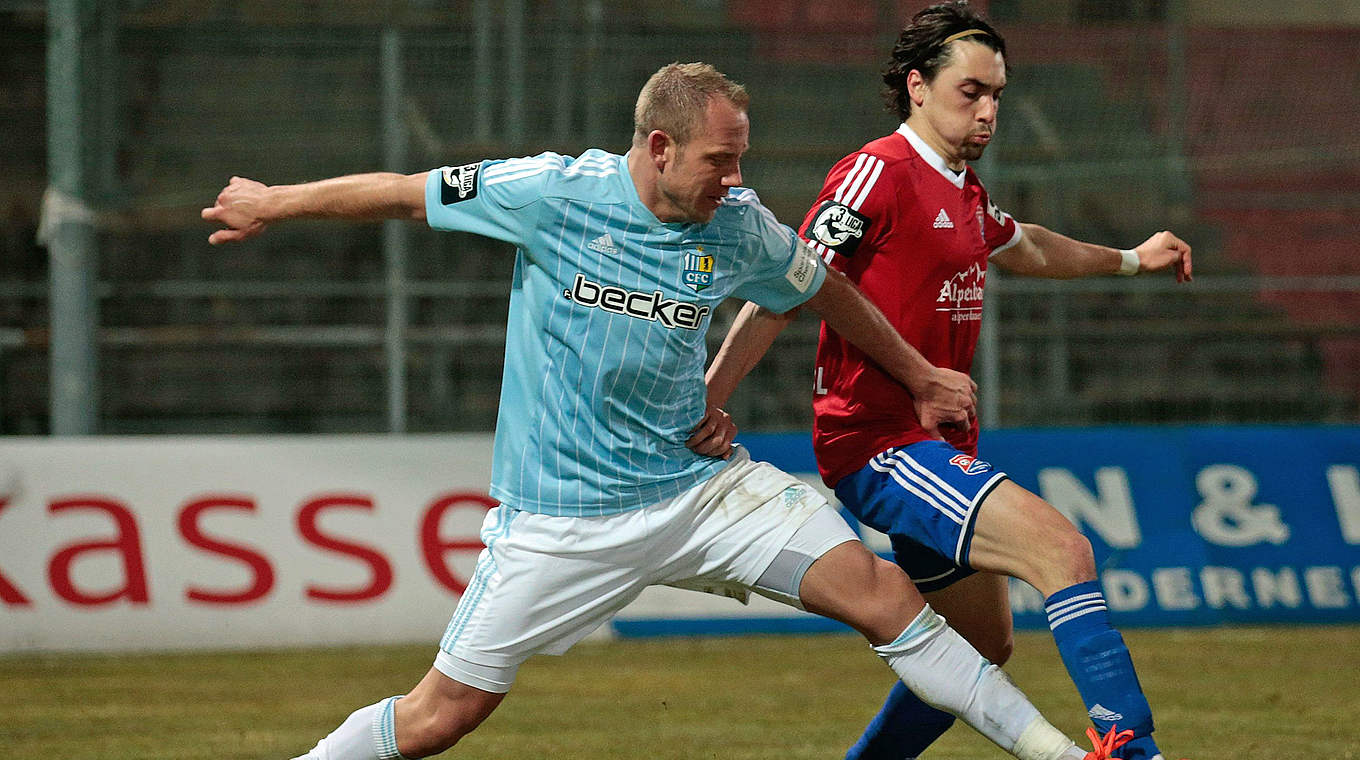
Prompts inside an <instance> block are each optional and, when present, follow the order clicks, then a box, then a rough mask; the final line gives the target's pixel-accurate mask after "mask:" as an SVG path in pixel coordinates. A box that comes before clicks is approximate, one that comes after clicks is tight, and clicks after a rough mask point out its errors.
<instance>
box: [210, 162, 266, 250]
mask: <svg viewBox="0 0 1360 760" xmlns="http://www.w3.org/2000/svg"><path fill="white" fill-rule="evenodd" d="M268 189H269V187H268V186H267V185H265V184H263V183H261V182H256V181H255V180H253V179H246V178H245V177H232V178H231V182H230V183H229V184H228V185H227V186H226V187H224V188H222V192H220V193H218V194H217V203H216V204H215V205H214V206H212V207H211V208H205V209H203V211H202V214H201V215H202V217H203V218H204V219H205V220H207V221H209V222H217V223H218V224H220V225H222V226H224V227H226V229H224V230H218V231H216V232H214V233H213V234H211V235H209V236H208V242H209V243H211V244H213V245H218V244H220V243H239V242H240V241H242V240H248V239H250V238H253V237H255V236H256V235H258V234H260V233H261V232H264V229H265V223H264V212H263V209H264V208H265V207H266V200H265V192H266V191H267V190H268Z"/></svg>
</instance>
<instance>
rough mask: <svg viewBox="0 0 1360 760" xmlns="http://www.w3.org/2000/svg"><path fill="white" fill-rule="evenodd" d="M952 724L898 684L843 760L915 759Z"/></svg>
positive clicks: (944, 715)
mask: <svg viewBox="0 0 1360 760" xmlns="http://www.w3.org/2000/svg"><path fill="white" fill-rule="evenodd" d="M953 724H954V716H953V715H950V714H949V713H947V712H945V711H943V710H937V709H935V708H933V707H931V706H930V705H928V704H926V703H925V702H922V701H921V699H920V698H919V697H917V696H916V695H915V694H913V693H912V692H911V689H908V688H907V687H906V686H905V685H903V683H902V682H901V681H898V682H897V684H896V685H894V686H893V688H892V691H891V692H889V693H888V699H887V701H885V702H884V703H883V707H882V708H880V709H879V711H878V715H875V716H874V719H873V720H872V721H870V722H869V726H868V727H867V728H865V729H864V735H863V736H861V737H860V738H859V741H857V742H855V746H853V747H851V748H850V751H849V752H846V753H845V760H904V758H911V757H917V756H919V755H920V754H921V753H922V752H924V751H925V748H926V747H928V746H930V744H931V742H934V741H935V740H936V739H938V738H940V736H941V735H942V734H944V732H945V731H947V730H948V729H949V727H950V726H951V725H953Z"/></svg>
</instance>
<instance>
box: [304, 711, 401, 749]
mask: <svg viewBox="0 0 1360 760" xmlns="http://www.w3.org/2000/svg"><path fill="white" fill-rule="evenodd" d="M398 699H399V697H388V698H387V699H384V700H382V701H381V702H379V703H377V704H374V705H369V706H368V707H361V708H359V709H358V710H355V711H354V712H352V713H350V714H349V717H348V718H345V722H344V723H341V724H340V726H339V727H338V728H336V729H335V730H334V731H332V732H330V734H328V735H327V736H326V738H324V739H322V740H321V741H319V742H317V743H316V746H315V747H312V749H311V750H310V751H309V752H307V754H305V755H301V756H299V757H295V758H293V760H405V758H403V757H402V756H401V753H400V752H397V730H396V718H395V715H394V713H393V709H394V707H395V705H396V703H397V700H398Z"/></svg>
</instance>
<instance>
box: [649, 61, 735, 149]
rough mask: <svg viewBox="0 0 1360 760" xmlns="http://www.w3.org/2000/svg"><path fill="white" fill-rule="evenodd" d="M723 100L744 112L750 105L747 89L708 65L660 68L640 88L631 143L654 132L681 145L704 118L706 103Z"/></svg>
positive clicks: (682, 65)
mask: <svg viewBox="0 0 1360 760" xmlns="http://www.w3.org/2000/svg"><path fill="white" fill-rule="evenodd" d="M713 97H721V98H725V99H726V100H727V101H728V102H730V103H731V104H732V105H734V106H736V107H737V108H739V109H741V110H743V111H745V110H746V107H747V105H748V104H749V103H750V102H751V96H750V95H748V94H747V93H746V88H745V87H743V86H741V85H739V84H737V83H736V82H733V81H732V80H730V79H728V78H727V77H726V76H724V75H723V73H722V72H721V71H718V70H717V69H716V68H714V67H713V66H712V65H710V64H707V63H671V64H668V65H666V66H662V67H661V69H660V70H658V71H657V72H656V73H655V74H653V75H652V76H651V78H650V79H648V80H647V84H644V85H643V86H642V91H641V92H639V93H638V99H637V106H636V107H635V108H634V109H633V143H634V144H637V145H640V144H642V142H644V141H645V140H646V139H647V135H649V134H651V133H652V132H653V131H654V130H661V131H662V132H665V133H666V134H668V135H670V136H671V138H672V139H674V140H675V141H676V142H677V143H680V144H682V145H683V144H684V143H685V141H686V140H688V139H689V138H690V135H691V134H693V132H694V128H695V127H696V126H697V125H698V124H699V122H700V120H701V119H703V117H704V113H705V111H706V110H707V109H708V101H709V99H711V98H713Z"/></svg>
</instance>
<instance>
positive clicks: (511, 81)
mask: <svg viewBox="0 0 1360 760" xmlns="http://www.w3.org/2000/svg"><path fill="white" fill-rule="evenodd" d="M924 4H925V3H924V2H922V3H911V2H901V3H899V2H880V1H879V0H873V1H870V0H865V1H864V2H853V1H852V2H839V3H834V4H833V3H825V2H818V1H816V0H704V1H703V2H679V0H637V1H635V2H622V1H621V0H540V1H537V2H535V1H533V0H516V1H515V2H505V3H492V2H490V0H467V2H460V3H455V4H453V5H446V4H437V3H422V2H416V1H415V0H411V1H410V2H404V3H391V4H371V3H361V2H343V1H342V0H335V2H331V3H320V4H318V3H309V2H303V1H302V0H297V1H296V2H282V1H281V2H273V3H256V2H246V1H245V0H242V1H241V2H231V3H215V4H211V7H204V5H203V4H202V3H188V2H169V1H167V2H134V3H121V2H119V3H113V2H109V3H82V2H78V1H77V0H52V2H50V3H49V4H47V5H44V4H41V3H31V2H27V3H23V2H11V3H0V49H3V50H4V53H3V56H4V64H5V73H4V76H3V77H0V85H3V90H4V92H3V93H0V94H3V95H4V96H5V97H3V98H0V101H2V102H0V116H3V117H4V120H5V122H6V124H12V125H14V126H13V129H12V130H7V142H8V143H9V145H8V146H7V147H6V148H3V149H0V169H2V170H3V171H4V172H5V174H6V176H7V178H8V179H9V182H8V184H7V186H6V187H5V188H4V189H3V190H0V204H2V205H0V210H3V211H4V212H5V213H4V215H3V216H2V217H0V229H3V231H4V233H5V234H4V235H3V236H0V245H3V250H2V251H0V254H2V255H0V432H3V433H46V432H52V431H54V430H55V431H58V432H102V433H141V432H203V433H213V432H333V431H334V432H339V431H348V432H359V431H381V430H411V431H433V430H478V429H488V428H490V427H491V426H492V425H493V424H494V417H495V407H496V399H497V393H498V388H499V373H500V369H501V354H502V350H503V344H502V335H501V332H502V327H503V324H504V314H505V308H506V301H507V293H506V291H507V288H508V282H509V278H510V256H509V252H508V251H507V250H506V249H505V247H504V246H500V245H498V244H492V243H488V242H486V241H482V240H479V239H477V238H474V237H471V236H467V235H456V234H455V235H436V234H433V233H431V232H430V231H428V230H423V229H416V228H410V227H408V228H401V227H399V226H395V225H388V226H387V227H385V228H381V229H380V228H376V227H373V228H366V227H347V226H342V225H330V224H321V223H305V224H296V225H291V226H284V227H280V228H278V229H275V230H271V231H270V233H269V234H267V235H266V236H264V237H262V238H261V239H260V240H258V241H255V242H252V243H251V244H249V245H247V246H239V247H235V248H232V249H229V250H216V249H210V248H209V247H208V246H207V245H206V244H205V243H204V238H205V236H206V233H207V230H206V229H205V228H204V227H203V226H201V224H200V223H199V222H198V220H197V211H198V208H199V207H201V206H202V205H205V204H207V203H209V202H211V199H212V196H213V194H215V192H216V191H217V189H218V187H220V186H221V184H222V183H223V182H224V181H225V179H226V178H227V177H228V176H230V175H231V174H233V173H239V174H245V175H247V176H253V177H256V178H259V179H263V180H266V181H270V182H289V181H299V180H304V179H309V178H315V177H320V176H329V175H332V174H338V173H343V172H351V171H363V170H371V169H375V168H379V167H386V168H390V169H395V170H400V171H416V170H420V169H424V168H428V167H431V166H437V165H441V164H451V163H463V162H466V161H471V160H477V159H480V158H486V157H495V156H510V155H525V154H529V153H534V152H537V151H539V150H543V149H553V150H559V151H562V152H567V153H573V152H576V151H579V150H581V149H583V148H584V147H587V146H590V145H600V146H602V147H606V148H611V149H615V150H621V149H623V148H624V147H626V142H627V138H628V134H629V130H630V115H631V104H632V99H633V97H634V94H635V92H636V90H637V88H638V86H640V84H641V82H642V81H643V80H644V79H645V78H646V76H647V75H648V74H649V73H650V72H651V71H653V70H654V69H655V68H656V67H657V66H659V65H660V64H663V63H666V62H668V61H671V60H677V59H680V60H684V59H690V60H692V59H703V60H709V61H712V62H714V63H715V64H717V65H718V66H719V67H720V68H722V69H723V70H725V71H726V72H728V73H729V74H731V75H732V76H734V77H735V78H737V79H738V80H740V81H743V82H745V83H746V84H747V85H748V87H749V88H750V89H751V91H752V93H753V96H754V97H753V103H752V108H751V117H752V125H753V126H752V129H753V132H752V144H753V148H752V151H751V153H750V154H749V155H748V157H747V160H746V161H745V165H744V167H743V168H744V173H745V175H746V177H747V181H748V183H749V184H751V185H752V186H754V187H755V188H757V190H759V191H760V193H761V196H762V198H763V199H764V200H765V201H766V203H767V204H768V205H770V206H771V208H773V209H774V210H775V211H776V213H777V214H778V215H780V216H781V218H783V219H784V220H785V221H787V222H789V223H796V222H797V220H798V219H799V218H801V215H802V214H803V212H804V211H805V210H806V208H807V206H808V204H809V203H810V202H811V200H812V198H813V196H814V195H815V192H816V189H817V187H819V185H820V183H821V179H822V176H823V174H824V172H825V171H826V169H827V167H829V166H830V165H831V163H832V162H834V161H835V160H836V159H838V158H839V157H840V156H841V155H844V154H845V153H847V152H849V151H851V150H854V149H855V148H856V147H858V146H859V145H860V144H862V143H863V142H865V141H867V140H869V139H872V138H874V137H876V136H878V135H880V134H884V133H886V132H888V131H890V130H891V129H892V128H893V127H894V126H895V124H894V123H893V122H892V120H891V119H890V118H889V117H888V116H887V115H886V114H885V113H884V112H883V111H882V110H881V108H880V107H879V100H878V95H877V77H876V71H877V69H878V66H879V61H880V59H881V58H882V57H883V54H884V52H885V51H886V50H887V48H888V46H889V44H890V41H891V39H892V37H893V35H894V33H895V31H896V29H897V27H898V25H899V24H900V23H901V20H902V19H903V18H905V17H906V15H909V13H910V12H912V11H914V10H915V9H916V8H917V7H920V6H922V5H924ZM990 5H991V11H992V15H993V17H994V18H995V20H996V21H997V22H998V24H999V25H1000V26H1001V28H1002V30H1003V32H1005V33H1006V35H1007V37H1008V42H1009V46H1010V49H1011V55H1010V63H1011V66H1012V72H1011V84H1010V86H1009V87H1008V89H1007V96H1006V100H1005V105H1004V107H1003V110H1002V115H1001V130H1000V132H999V136H998V139H997V140H996V141H995V142H994V144H993V146H992V147H991V148H990V149H989V152H988V155H987V157H986V159H985V160H984V161H983V162H981V164H980V165H979V166H978V169H979V171H980V173H981V174H982V176H983V179H984V181H986V182H987V184H988V186H989V188H990V189H991V191H992V194H993V196H994V197H995V198H996V199H997V200H998V202H999V204H1000V205H1001V206H1002V207H1003V208H1004V209H1006V210H1008V211H1010V212H1012V213H1013V214H1014V215H1015V216H1016V217H1017V218H1020V219H1023V220H1026V221H1032V222H1036V223H1041V224H1045V225H1047V226H1049V227H1051V228H1054V229H1057V230H1059V231H1062V232H1064V233H1067V234H1069V235H1072V236H1074V237H1078V238H1082V239H1087V240H1091V241H1093V242H1101V243H1106V244H1111V245H1117V246H1119V247H1127V246H1131V245H1133V244H1136V243H1137V242H1138V241H1140V240H1142V239H1143V238H1144V237H1146V235H1147V234H1149V233H1151V232H1153V231H1155V230H1157V229H1161V228H1163V227H1171V228H1173V229H1175V230H1176V231H1177V232H1178V233H1180V234H1181V235H1182V236H1183V237H1186V238H1187V239H1189V240H1190V241H1191V242H1192V243H1193V244H1194V245H1195V250H1196V263H1197V271H1198V272H1199V273H1200V275H1199V276H1197V277H1196V281H1195V282H1194V283H1193V284H1192V285H1189V286H1186V287H1171V286H1170V284H1168V283H1167V282H1166V281H1165V280H1158V279H1153V278H1135V279H1132V280H1123V279H1120V280H1115V279H1099V280H1090V281H1083V282H1076V283H1072V282H1069V283H1061V284H1057V283H1048V282H1034V281H1025V280H1020V279H1008V278H1002V277H997V276H995V275H993V276H992V277H991V281H990V282H989V285H988V287H989V288H990V289H991V291H992V292H991V293H990V294H989V296H988V301H989V309H990V310H991V313H989V314H988V317H987V319H986V320H985V321H984V325H985V326H986V328H987V331H988V332H987V337H986V340H985V342H984V343H985V344H984V346H983V349H982V351H981V355H980V358H979V364H978V366H977V367H976V368H975V374H976V375H977V376H978V379H979V381H980V382H981V383H982V385H983V388H984V395H983V399H984V417H985V421H986V422H987V423H988V424H993V425H997V424H999V425H1005V426H1013V425H1069V424H1093V423H1102V422H1121V423H1123V422H1150V423H1158V422H1185V421H1214V422H1282V421H1299V422H1342V421H1355V420H1356V419H1357V411H1356V398H1357V395H1358V393H1360V389H1357V387H1356V380H1355V378H1356V377H1360V361H1358V360H1357V358H1356V357H1357V356H1360V347H1358V346H1357V337H1356V329H1357V323H1360V317H1358V316H1357V315H1360V308H1357V306H1360V288H1358V287H1357V284H1356V277H1357V276H1358V275H1360V235H1358V234H1357V232H1356V228H1355V225H1354V222H1353V221H1352V220H1353V219H1354V218H1355V213H1356V212H1357V211H1360V191H1357V189H1356V188H1357V185H1356V180H1357V179H1360V140H1357V138H1356V136H1355V132H1354V129H1353V124H1354V123H1355V121H1356V120H1357V118H1360V102H1358V100H1357V99H1358V98H1360V95H1357V92H1360V88H1354V87H1345V86H1341V87H1336V88H1317V87H1315V86H1312V85H1311V84H1309V82H1308V81H1307V77H1308V76H1309V72H1310V71H1313V70H1314V68H1315V67H1314V66H1313V65H1312V64H1311V63H1310V62H1312V61H1314V60H1316V59H1318V57H1319V56H1320V55H1324V54H1325V55H1326V56H1327V59H1328V60H1329V61H1332V62H1334V64H1335V68H1337V71H1336V72H1334V77H1335V78H1337V79H1338V81H1342V82H1355V81H1360V79H1357V78H1358V77H1360V27H1357V26H1355V25H1353V24H1352V25H1351V26H1337V27H1334V28H1326V29H1325V33H1319V31H1318V29H1317V27H1316V24H1315V23H1314V25H1313V26H1309V27H1306V28H1304V27H1289V26H1279V27H1270V26H1254V27H1241V28H1236V27H1232V28H1229V27H1225V26H1224V25H1225V24H1227V23H1228V21H1229V18H1228V12H1225V16H1224V18H1223V19H1218V20H1216V19H1214V18H1209V19H1207V20H1205V19H1199V20H1196V17H1195V16H1194V14H1193V13H1190V12H1189V11H1187V9H1186V7H1185V3H1182V2H1168V3H1121V4H1101V3H1070V2H1043V1H1041V0H1035V1H1032V2H1027V1H1024V0H1008V1H1007V2H1002V1H1001V0H994V2H992V3H990ZM1116 6H1118V7H1116ZM1279 12H1280V13H1282V14H1288V13H1293V12H1297V11H1291V10H1289V9H1282V10H1280V11H1279ZM224 29H229V30H230V33H224V32H223V30H224ZM77 32H79V33H77ZM73 34H74V35H75V36H74V37H72V36H71V35H73ZM63 35H66V36H63ZM77 43H78V44H77ZM73 45H74V47H72V46H73ZM73 51H74V52H73ZM77 52H78V53H79V54H78V55H77V54H76V53H77ZM73 61H76V62H79V61H84V68H83V69H82V68H81V67H80V66H75V67H73V66H71V65H69V64H71V63H72V62H73ZM92 69H95V70H97V71H92ZM1320 89H1326V93H1319V90H1320ZM1261 92H1270V93H1272V94H1271V96H1270V98H1267V99H1263V98H1262V97H1260V95H1259V93H1261ZM82 93H83V95H82ZM1283 124H1287V125H1288V126H1289V128H1287V129H1281V125H1283ZM63 135H65V136H67V137H69V138H70V139H64V138H63V137H62V136H63ZM72 145H75V146H77V147H78V148H79V150H76V149H74V148H72ZM73 151H74V152H73ZM72 177H76V178H77V179H76V180H72V179H71V178H72ZM63 178H64V179H63ZM73 182H74V184H72V183H73ZM51 189H57V190H62V191H63V193H64V194H57V195H56V196H55V197H56V201H57V202H56V203H54V204H49V206H48V209H47V210H48V212H49V213H48V218H47V220H46V221H47V222H49V223H52V222H54V220H55V221H57V222H63V223H65V224H66V225H67V229H71V227H70V225H73V224H74V225H76V226H77V228H78V229H80V230H83V231H82V232H81V235H82V236H83V237H80V240H82V241H83V242H82V245H83V246H84V248H83V249H82V250H83V251H84V253H83V254H82V255H81V256H78V257H72V256H70V255H68V254H65V253H59V251H58V249H59V248H60V246H53V247H51V248H50V249H47V248H44V247H42V246H39V245H37V244H36V243H35V242H34V238H35V237H36V233H37V227H38V222H39V216H40V215H39V207H40V204H39V202H38V199H39V198H41V197H43V194H44V190H51ZM48 198H49V200H51V199H52V198H53V195H52V194H51V193H48ZM82 225H83V226H82ZM57 227H58V228H61V225H60V224H58V225H57ZM50 240H51V238H49V241H50ZM64 250H69V249H64ZM1281 277H1285V278H1286V279H1280V278H1281ZM731 313H732V312H731V310H724V311H722V312H720V314H719V320H718V322H719V323H720V324H719V329H718V330H715V335H714V336H713V337H714V339H715V340H718V339H720V338H721V332H722V330H721V327H722V324H721V323H722V322H723V320H725V319H727V318H730V315H731ZM815 331H816V326H815V324H814V323H811V322H803V321H800V322H799V323H797V324H796V325H795V327H794V328H792V329H791V330H790V331H789V332H788V333H787V334H786V336H785V337H784V338H783V339H782V342H781V344H780V348H779V349H778V350H777V351H775V352H772V354H771V355H770V356H769V357H767V358H766V360H765V362H764V363H763V364H762V366H761V367H759V368H757V371H756V372H755V373H754V375H753V376H752V378H751V379H750V381H749V382H748V384H747V385H746V386H745V387H744V388H743V389H742V391H741V392H740V395H739V396H738V397H737V399H736V400H735V402H734V403H735V405H736V406H737V407H738V408H739V409H741V410H742V412H741V418H742V420H743V423H744V424H745V425H746V426H747V427H748V428H753V429H801V428H805V427H806V426H807V424H808V421H809V411H808V394H807V389H808V387H809V382H810V380H809V378H810V371H811V366H812V361H813V359H812V349H813V346H814V344H815ZM63 357H65V358H64V359H63ZM82 384H83V385H82ZM63 416H65V417H68V419H67V421H66V422H62V418H63Z"/></svg>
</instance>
